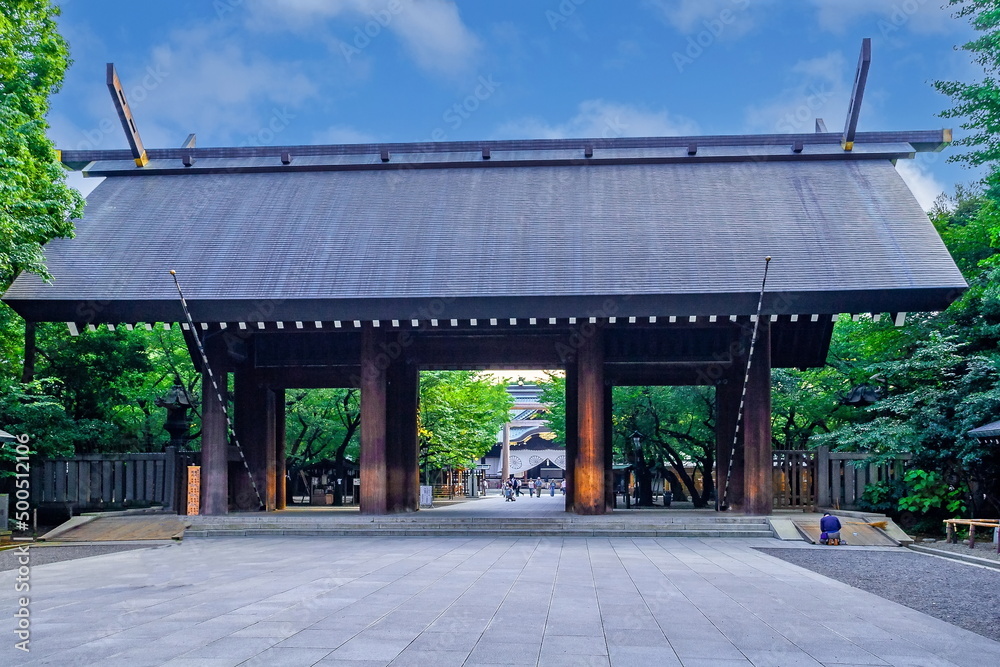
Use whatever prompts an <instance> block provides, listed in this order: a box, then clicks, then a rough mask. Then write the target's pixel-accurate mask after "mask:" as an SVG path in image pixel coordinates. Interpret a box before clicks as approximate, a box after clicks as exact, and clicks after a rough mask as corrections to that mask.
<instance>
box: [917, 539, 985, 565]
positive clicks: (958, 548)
mask: <svg viewBox="0 0 1000 667" xmlns="http://www.w3.org/2000/svg"><path fill="white" fill-rule="evenodd" d="M916 545H917V546H918V547H927V548H928V549H939V550H941V551H950V552H952V553H956V554H962V555H963V556H975V557H976V558H985V559H987V560H995V561H997V562H1000V554H998V553H997V551H996V547H994V546H993V543H992V542H987V541H984V542H976V548H975V549H970V548H969V543H968V542H959V543H958V544H948V543H947V542H944V541H941V542H917V543H916Z"/></svg>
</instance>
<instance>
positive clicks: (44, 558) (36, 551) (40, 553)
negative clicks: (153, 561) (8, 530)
mask: <svg viewBox="0 0 1000 667" xmlns="http://www.w3.org/2000/svg"><path fill="white" fill-rule="evenodd" d="M150 546H152V545H145V544H102V545H90V544H81V545H79V546H72V547H38V546H32V547H29V555H30V558H31V564H32V565H45V564H46V563H58V562H60V561H64V560H75V559H77V558H87V557H88V556H101V555H103V554H113V553H117V552H119V551H131V550H132V549H146V548H149V547H150ZM20 556H21V554H20V553H19V549H17V548H16V547H15V548H14V549H5V550H3V551H0V572H3V571H6V570H16V569H17V568H18V558H19V557H20Z"/></svg>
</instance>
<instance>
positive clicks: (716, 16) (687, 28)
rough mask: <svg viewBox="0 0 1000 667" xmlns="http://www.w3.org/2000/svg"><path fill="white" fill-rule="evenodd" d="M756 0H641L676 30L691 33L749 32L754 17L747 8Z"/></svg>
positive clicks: (732, 33)
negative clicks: (704, 31) (707, 31)
mask: <svg viewBox="0 0 1000 667" xmlns="http://www.w3.org/2000/svg"><path fill="white" fill-rule="evenodd" d="M751 4H757V5H760V4H763V3H762V2H760V0H757V2H756V3H753V2H752V0H645V5H646V6H647V7H651V8H653V9H654V10H655V11H656V13H657V14H659V15H660V16H661V17H662V18H663V19H664V20H665V21H666V22H667V24H669V25H671V26H673V27H674V28H676V29H677V31H678V32H682V33H692V32H700V31H702V30H709V31H710V32H712V33H713V34H714V33H716V32H717V33H719V34H716V35H715V36H716V37H719V38H722V37H724V36H725V35H727V34H728V35H742V34H744V33H746V32H749V31H750V29H751V28H753V26H754V21H753V18H752V16H751V15H750V12H749V10H750V9H751Z"/></svg>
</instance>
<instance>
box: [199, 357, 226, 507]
mask: <svg viewBox="0 0 1000 667" xmlns="http://www.w3.org/2000/svg"><path fill="white" fill-rule="evenodd" d="M210 372H211V371H210V370H209V369H205V370H204V371H203V372H202V375H201V513H202V514H207V515H219V514H227V513H228V512H229V470H228V468H229V434H228V430H227V428H226V400H225V399H226V397H225V394H222V395H220V393H219V391H216V389H215V386H214V385H213V383H212V379H211V377H210V375H209V374H210ZM215 379H216V382H218V385H219V388H220V390H221V391H222V392H225V391H226V387H227V385H228V382H229V375H228V373H225V372H222V373H219V374H218V375H217V376H216V377H215Z"/></svg>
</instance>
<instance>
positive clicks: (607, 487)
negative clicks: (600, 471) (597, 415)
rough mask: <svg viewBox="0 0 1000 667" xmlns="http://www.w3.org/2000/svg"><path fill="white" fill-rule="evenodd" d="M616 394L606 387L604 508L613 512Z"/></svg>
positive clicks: (607, 385)
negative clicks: (613, 446) (613, 447)
mask: <svg viewBox="0 0 1000 667" xmlns="http://www.w3.org/2000/svg"><path fill="white" fill-rule="evenodd" d="M614 393H615V388H614V387H613V386H612V385H610V384H606V385H604V508H605V511H607V512H611V511H613V510H614V509H615V466H614V451H613V450H612V447H611V443H612V442H613V439H614V422H613V419H612V417H613V415H614Z"/></svg>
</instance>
